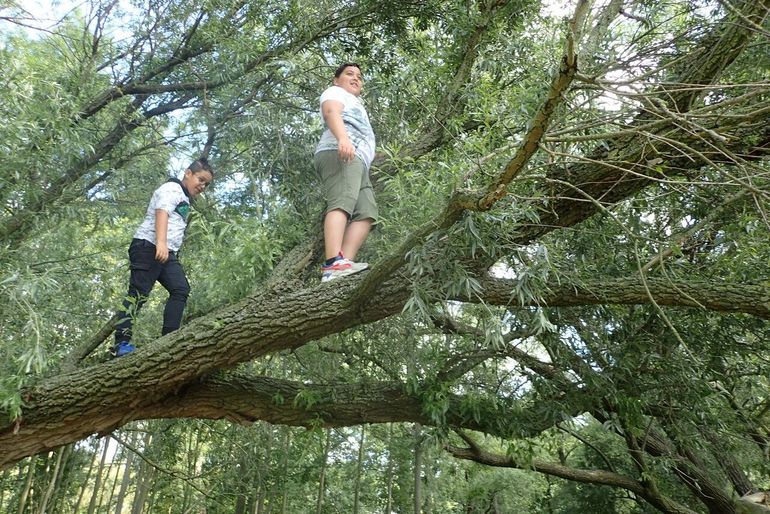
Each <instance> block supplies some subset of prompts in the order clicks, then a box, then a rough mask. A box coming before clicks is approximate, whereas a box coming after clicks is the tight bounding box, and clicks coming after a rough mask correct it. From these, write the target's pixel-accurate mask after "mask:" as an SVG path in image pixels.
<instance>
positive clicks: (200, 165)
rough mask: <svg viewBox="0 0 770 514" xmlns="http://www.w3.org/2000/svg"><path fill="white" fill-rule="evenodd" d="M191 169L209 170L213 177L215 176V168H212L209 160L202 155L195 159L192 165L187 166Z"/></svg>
mask: <svg viewBox="0 0 770 514" xmlns="http://www.w3.org/2000/svg"><path fill="white" fill-rule="evenodd" d="M187 169H189V170H190V171H192V172H193V173H200V172H201V171H208V172H209V173H211V177H212V178H213V177H214V170H213V169H212V168H211V164H209V161H207V160H206V158H205V157H201V158H200V159H195V160H194V161H193V162H192V163H190V165H189V166H188V167H187Z"/></svg>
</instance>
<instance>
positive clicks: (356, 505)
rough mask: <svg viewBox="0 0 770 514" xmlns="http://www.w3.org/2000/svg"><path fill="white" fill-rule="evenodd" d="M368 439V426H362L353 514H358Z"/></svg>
mask: <svg viewBox="0 0 770 514" xmlns="http://www.w3.org/2000/svg"><path fill="white" fill-rule="evenodd" d="M365 437H366V425H361V437H360V438H359V440H358V459H356V478H355V491H354V492H353V514H358V509H359V503H358V501H359V495H360V493H361V472H362V470H363V467H364V438H365Z"/></svg>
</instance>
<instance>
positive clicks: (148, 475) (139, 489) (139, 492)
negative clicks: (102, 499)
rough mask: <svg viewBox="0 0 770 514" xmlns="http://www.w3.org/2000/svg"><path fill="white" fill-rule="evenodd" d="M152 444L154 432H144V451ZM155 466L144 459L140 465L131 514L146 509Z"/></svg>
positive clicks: (137, 513) (140, 512) (136, 513)
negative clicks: (145, 503)
mask: <svg viewBox="0 0 770 514" xmlns="http://www.w3.org/2000/svg"><path fill="white" fill-rule="evenodd" d="M151 444H152V432H149V431H148V432H146V433H145V434H144V440H143V441H142V451H143V452H145V453H146V452H147V450H148V449H149V448H150V445H151ZM154 470H155V468H153V467H151V466H150V465H149V464H147V462H145V461H142V463H141V464H140V465H139V469H138V470H137V473H136V492H135V493H134V502H133V504H132V505H131V514H142V511H143V510H144V502H145V501H146V500H147V494H148V493H149V491H150V487H151V486H152V481H153V479H154V477H155V473H154Z"/></svg>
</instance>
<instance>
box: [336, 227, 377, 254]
mask: <svg viewBox="0 0 770 514" xmlns="http://www.w3.org/2000/svg"><path fill="white" fill-rule="evenodd" d="M371 228H372V220H371V219H369V218H367V219H365V220H358V221H354V222H353V223H351V224H350V225H348V228H347V230H345V238H344V240H343V241H342V255H344V256H345V258H346V259H350V260H351V261H352V260H355V258H356V254H357V253H358V249H359V248H361V245H362V244H364V241H366V237H367V236H368V235H369V231H370V230H371Z"/></svg>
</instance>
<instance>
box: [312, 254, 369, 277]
mask: <svg viewBox="0 0 770 514" xmlns="http://www.w3.org/2000/svg"><path fill="white" fill-rule="evenodd" d="M368 267H369V264H367V263H366V262H353V261H351V260H350V259H346V258H345V257H343V256H342V254H339V256H338V257H337V260H335V261H334V262H333V263H331V264H329V265H328V266H327V265H326V264H323V265H321V282H328V281H330V280H334V279H335V278H340V277H346V276H348V275H352V274H354V273H358V272H359V271H363V270H365V269H366V268H368Z"/></svg>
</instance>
